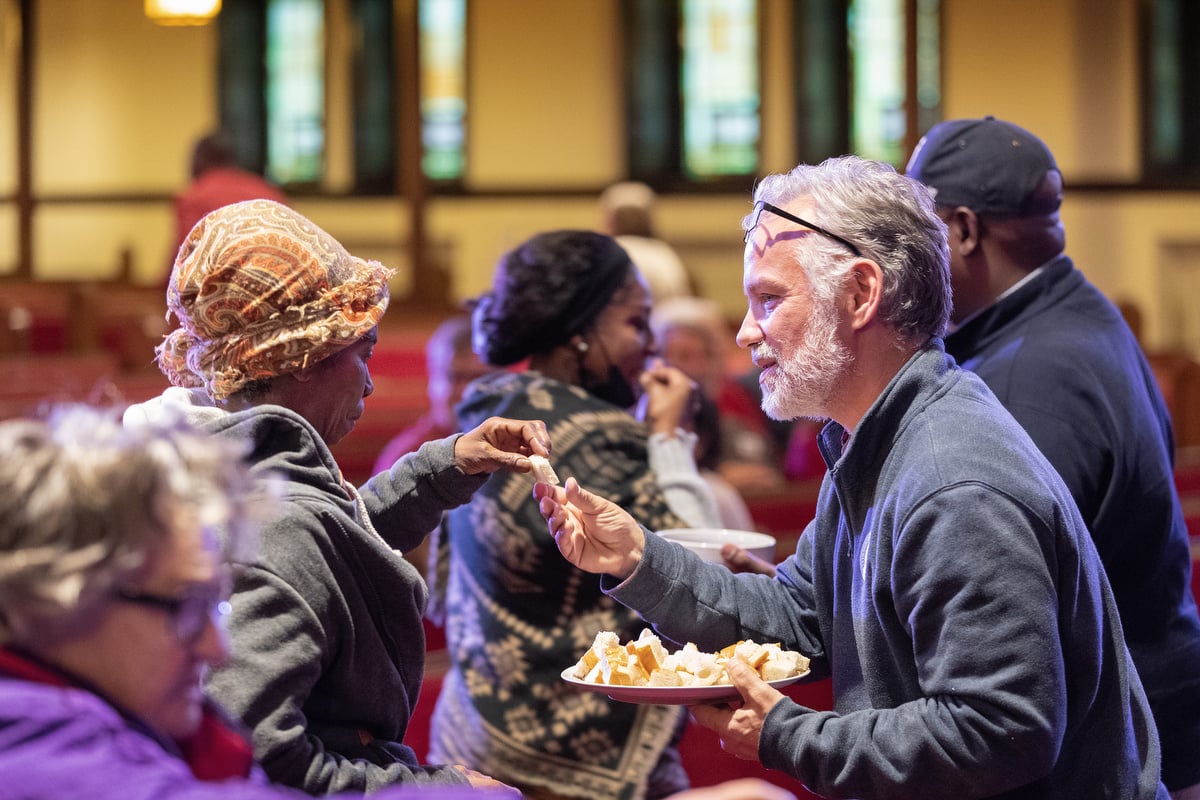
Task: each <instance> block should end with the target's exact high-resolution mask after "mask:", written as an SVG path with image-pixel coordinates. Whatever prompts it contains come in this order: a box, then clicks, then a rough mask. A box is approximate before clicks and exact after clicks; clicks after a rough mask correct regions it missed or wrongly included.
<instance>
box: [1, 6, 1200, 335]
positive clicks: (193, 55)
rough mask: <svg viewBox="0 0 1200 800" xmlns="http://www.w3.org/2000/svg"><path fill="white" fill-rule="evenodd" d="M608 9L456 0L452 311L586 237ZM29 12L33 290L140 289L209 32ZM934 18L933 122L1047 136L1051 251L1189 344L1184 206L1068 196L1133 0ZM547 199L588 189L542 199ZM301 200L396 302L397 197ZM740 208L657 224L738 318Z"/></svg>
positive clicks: (183, 158)
mask: <svg viewBox="0 0 1200 800" xmlns="http://www.w3.org/2000/svg"><path fill="white" fill-rule="evenodd" d="M618 5H619V3H618V0H503V2H493V1H492V0H484V1H483V2H479V1H478V0H476V1H475V2H472V4H471V9H472V11H471V19H470V42H469V69H470V85H469V91H470V116H469V120H468V124H469V127H470V132H469V145H468V178H467V181H466V183H467V185H468V188H469V189H471V190H475V191H479V192H484V193H485V194H486V193H493V194H491V195H490V196H482V195H476V196H472V195H470V194H468V195H466V196H456V197H449V196H447V197H434V198H432V200H431V207H430V216H429V223H428V224H429V232H430V235H431V237H432V238H433V239H434V240H435V241H436V242H438V243H439V245H440V246H442V247H444V248H445V252H446V253H447V254H448V257H449V258H450V259H451V261H450V263H451V266H452V281H453V284H452V287H453V289H452V290H453V293H454V295H455V296H456V297H457V298H463V297H467V296H470V295H473V294H476V293H478V292H479V291H481V290H482V289H483V288H485V287H486V286H487V285H488V283H489V281H490V276H491V271H492V266H493V265H494V263H495V261H496V258H497V257H498V256H499V254H500V253H501V252H502V251H503V250H504V249H505V248H507V247H510V246H512V245H514V244H516V243H517V242H519V241H521V240H522V239H524V238H525V237H527V236H529V235H530V234H532V233H534V232H537V231H539V230H543V229H546V228H552V227H565V226H577V227H594V226H595V225H597V224H598V222H599V220H598V214H597V212H596V208H595V205H594V203H593V202H592V200H591V192H592V191H594V190H598V189H599V188H600V187H601V186H603V185H604V184H605V183H607V182H609V181H611V180H614V179H617V178H620V177H622V174H623V171H624V155H623V152H622V148H623V145H622V136H621V131H622V127H623V124H624V120H623V110H622V107H621V103H620V96H619V85H620V55H619V41H618V36H617V32H616V24H617V8H618ZM36 6H37V16H38V25H37V40H36V43H37V63H36V69H37V75H38V83H37V85H36V87H35V94H34V104H35V118H34V134H35V141H34V148H35V158H34V162H33V172H34V188H35V192H36V193H37V194H38V195H39V196H41V197H43V198H45V199H46V200H49V201H53V202H46V203H43V204H41V205H39V206H38V211H37V215H36V220H35V240H34V246H35V255H36V268H37V275H38V276H39V277H46V278H73V277H108V276H111V275H113V274H115V272H116V269H117V266H118V264H119V263H120V254H121V252H122V251H123V250H128V251H129V252H131V253H132V255H133V259H134V262H133V263H134V267H135V276H136V277H137V279H139V280H141V281H145V282H153V281H155V280H157V279H158V277H159V275H160V272H161V270H162V268H163V263H164V261H165V260H166V253H165V251H166V248H167V246H168V241H169V238H170V234H171V232H170V226H171V219H170V209H169V205H168V204H167V202H166V196H167V195H168V194H169V193H170V192H171V191H173V190H175V189H177V188H178V187H179V186H180V185H182V184H183V182H184V180H185V178H186V162H187V155H188V149H189V147H190V145H191V142H192V141H193V140H194V138H195V137H196V136H197V135H198V134H200V133H201V132H203V131H204V130H206V129H207V128H209V127H210V126H211V125H212V124H213V123H214V121H215V118H216V109H215V89H214V82H215V71H216V64H215V37H214V29H213V28H212V27H206V28H163V27H157V26H155V25H153V24H151V23H150V22H148V21H147V20H145V19H144V18H143V16H142V13H141V3H140V2H135V1H134V0H123V2H119V3H118V2H103V3H100V2H95V1H94V0H37V2H36ZM14 7H15V0H0V104H2V105H0V108H3V109H4V112H3V113H0V197H11V195H12V192H13V191H14V189H15V175H16V166H15V160H14V159H13V158H12V157H10V156H7V155H6V154H12V153H14V152H15V139H14V127H13V121H12V117H13V115H12V114H11V113H10V111H9V110H10V109H12V108H14V107H15V85H14V82H13V78H12V76H13V74H14V71H15V70H14V69H13V67H14V66H15V57H16V51H15V41H16V36H15V30H14V25H13V22H12V20H13V9H14ZM346 7H347V0H333V1H332V2H331V3H330V12H329V18H330V32H329V34H330V36H331V38H332V39H333V41H335V42H338V41H342V42H344V41H347V40H348V37H349V35H350V32H349V31H348V29H347V28H346V26H345V14H346ZM943 8H944V23H945V28H944V36H943V41H944V59H943V60H944V64H943V69H944V94H943V105H944V111H945V114H946V115H947V116H948V117H957V116H977V115H981V114H987V113H991V114H996V115H997V116H1001V117H1004V118H1007V119H1010V120H1013V121H1015V122H1018V123H1020V124H1022V125H1025V126H1027V127H1029V128H1030V129H1032V130H1034V131H1035V132H1037V133H1038V134H1040V135H1041V136H1042V137H1043V138H1045V139H1046V141H1047V142H1048V143H1049V144H1050V146H1051V147H1052V148H1053V149H1054V150H1055V152H1056V154H1057V156H1058V158H1059V160H1060V162H1061V164H1062V166H1063V169H1064V173H1065V175H1066V179H1067V186H1068V200H1067V204H1066V206H1065V208H1064V218H1065V220H1066V222H1067V225H1068V247H1069V251H1070V252H1071V254H1072V255H1074V256H1075V257H1076V259H1077V261H1078V262H1079V264H1080V266H1081V267H1083V269H1084V270H1085V271H1086V272H1087V273H1088V274H1089V275H1090V276H1091V277H1092V278H1093V279H1094V280H1095V281H1096V283H1097V284H1098V285H1100V287H1101V288H1102V289H1103V290H1104V291H1106V292H1107V293H1109V295H1110V296H1113V297H1114V298H1128V299H1132V300H1135V301H1137V302H1138V303H1139V304H1140V305H1142V307H1143V309H1145V311H1146V312H1147V313H1146V325H1147V336H1148V341H1149V343H1150V344H1151V345H1152V346H1158V345H1165V344H1169V343H1171V342H1173V341H1174V340H1175V339H1177V338H1181V339H1188V340H1200V330H1196V331H1192V332H1186V331H1185V332H1184V333H1182V334H1181V333H1179V332H1177V331H1176V330H1174V327H1175V326H1178V325H1183V326H1185V327H1187V326H1196V327H1200V322H1192V321H1189V320H1187V319H1183V318H1182V317H1180V315H1179V313H1178V312H1177V311H1173V310H1172V309H1171V307H1170V303H1171V302H1176V300H1175V298H1177V297H1178V296H1180V295H1181V294H1182V292H1181V291H1180V290H1179V286H1180V283H1179V282H1180V281H1186V280H1189V278H1188V276H1190V275H1191V274H1192V266H1191V264H1192V262H1193V261H1196V260H1197V259H1195V258H1193V257H1192V255H1191V253H1192V252H1193V248H1192V244H1193V243H1196V242H1200V223H1198V221H1200V193H1178V194H1170V195H1160V194H1144V193H1138V192H1125V193H1097V192H1085V191H1082V190H1080V191H1075V192H1072V185H1073V184H1074V185H1078V184H1080V183H1083V182H1087V181H1104V182H1110V183H1112V182H1116V183H1122V182H1135V181H1136V180H1137V178H1138V173H1139V167H1138V165H1139V159H1140V155H1139V148H1140V143H1139V136H1138V124H1137V109H1138V86H1137V41H1136V36H1137V24H1136V22H1137V20H1136V8H1137V0H1102V1H1101V2H1095V0H1003V1H1002V2H994V3H984V2H978V0H943ZM763 9H764V12H763V13H764V19H765V26H764V40H763V63H764V66H765V67H766V72H767V74H768V75H769V76H770V80H768V81H766V84H765V86H764V97H763V115H764V126H765V127H764V135H763V155H764V164H765V165H766V166H767V168H768V169H771V170H780V169H786V168H788V167H789V166H791V163H792V161H793V159H794V151H793V148H792V144H791V142H792V140H793V137H794V129H793V120H792V114H791V108H790V93H791V87H790V85H789V84H788V76H789V75H790V70H789V69H787V64H788V62H789V59H790V52H789V51H790V46H791V42H790V38H789V25H788V16H789V14H790V13H791V3H790V2H788V0H764V2H763ZM1034 21H1036V24H1034ZM328 69H329V82H330V108H331V109H332V110H333V112H334V113H333V115H332V118H331V120H330V131H329V163H328V166H329V172H330V178H329V180H328V184H327V187H326V188H327V189H329V190H330V191H331V192H332V193H333V194H334V195H336V194H337V193H338V192H339V191H341V190H343V189H344V188H345V186H346V185H347V184H348V181H349V175H350V169H349V163H350V161H349V129H348V123H347V119H346V114H345V113H339V112H338V110H339V109H341V111H342V112H344V111H345V109H347V108H348V96H347V91H346V86H347V84H348V72H347V65H346V64H344V63H336V62H335V63H331V64H330V65H329V68H328ZM749 185H750V183H749V181H748V182H747V189H748V188H749ZM521 190H529V194H528V196H522V195H521V194H520V192H521ZM561 190H565V191H568V192H571V191H581V192H583V194H579V195H570V194H568V195H566V196H564V197H555V196H554V195H553V194H548V193H547V192H549V191H561ZM497 191H500V192H504V193H505V194H504V195H502V196H497V195H496V194H494V192H497ZM512 192H515V195H514V194H509V193H512ZM89 195H105V196H109V197H111V196H113V195H117V196H120V195H130V196H133V195H139V196H141V197H140V199H138V200H137V201H130V202H107V203H98V202H86V198H87V197H88V196H89ZM156 197H158V198H161V199H155V198H156ZM64 198H71V199H74V200H81V202H64V201H63V200H64ZM297 205H298V207H299V208H300V209H301V211H303V212H304V213H307V214H309V215H311V216H312V217H313V218H314V219H315V220H316V221H318V222H319V223H320V224H322V225H324V226H325V227H327V228H328V229H329V230H330V231H331V232H332V233H334V235H336V236H338V237H340V238H342V239H344V240H345V241H346V243H347V244H348V245H350V246H351V247H352V248H354V249H357V250H358V251H360V252H362V253H363V254H364V255H367V256H369V257H374V258H379V259H380V260H383V261H385V263H389V264H393V265H396V266H398V267H399V268H400V274H399V276H398V277H397V279H396V283H395V286H394V288H395V291H396V292H397V293H398V295H403V293H404V292H405V291H406V289H407V287H408V286H409V284H410V281H411V274H410V270H411V265H409V264H408V263H407V256H406V254H405V252H404V249H403V239H404V236H405V232H406V229H407V224H408V223H407V219H406V216H405V214H406V211H405V206H404V203H403V201H402V200H401V199H399V198H387V199H376V200H348V199H345V198H342V197H337V196H333V197H330V198H326V199H302V200H300V201H298V203H297ZM746 208H747V196H746V195H740V194H738V195H719V196H711V195H676V196H670V197H666V198H663V200H662V201H661V209H660V216H661V224H660V227H661V229H662V232H663V234H664V235H665V236H666V238H668V239H670V240H672V241H674V242H676V243H677V244H679V246H680V247H682V248H683V249H684V251H685V254H686V255H687V257H688V259H689V261H690V263H691V266H692V268H693V269H694V270H695V271H696V272H697V273H698V275H699V278H700V281H701V284H702V285H703V286H704V288H705V290H706V292H707V293H708V294H710V295H711V296H713V297H715V298H716V299H717V300H718V301H719V302H721V304H722V306H723V307H724V308H725V309H726V311H727V312H728V313H729V314H730V316H735V317H740V315H741V312H742V300H741V296H740V246H739V245H740V241H739V238H738V237H739V231H738V222H739V220H740V218H741V216H742V214H743V213H744V212H745V210H746ZM1196 249H1197V250H1200V247H1197V248H1196ZM15 260H16V248H15V213H14V208H13V204H12V202H11V201H8V202H0V273H5V272H11V271H13V270H14V269H15ZM1196 271H1197V274H1200V266H1198V267H1196ZM1187 285H1189V286H1190V285H1191V284H1187ZM1179 320H1182V321H1181V322H1180V321H1179Z"/></svg>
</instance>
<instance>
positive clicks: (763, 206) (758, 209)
mask: <svg viewBox="0 0 1200 800" xmlns="http://www.w3.org/2000/svg"><path fill="white" fill-rule="evenodd" d="M764 211H770V212H771V213H772V214H774V215H775V216H777V217H783V218H784V219H786V220H788V221H789V222H794V223H796V224H797V225H803V226H804V227H806V228H808V229H809V230H810V231H812V232H813V233H819V234H821V235H822V236H827V237H829V238H830V239H833V240H834V241H835V242H839V243H840V244H844V245H845V246H846V247H848V248H849V249H850V252H851V253H854V255H856V256H858V257H859V258H861V257H862V252H861V251H859V249H858V248H857V247H855V246H854V245H853V244H852V243H850V242H849V241H848V240H846V239H843V238H842V237H841V236H838V235H837V234H836V233H830V232H829V231H827V230H825V229H824V228H822V227H820V226H819V225H814V224H812V223H811V222H809V221H808V220H805V219H801V218H800V217H797V216H796V215H795V214H789V213H788V212H786V211H784V210H783V209H782V208H780V207H779V206H773V205H771V204H770V203H767V202H765V201H763V200H759V201H758V202H757V203H755V204H754V210H753V211H751V212H750V224H749V226H747V227H746V236H745V237H744V239H743V241H746V242H749V241H750V234H752V233H754V230H755V228H757V227H758V218H759V217H761V216H762V212H764Z"/></svg>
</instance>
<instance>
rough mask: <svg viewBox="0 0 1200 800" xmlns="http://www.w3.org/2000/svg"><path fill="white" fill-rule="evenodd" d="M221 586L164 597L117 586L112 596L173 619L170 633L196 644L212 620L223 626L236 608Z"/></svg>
mask: <svg viewBox="0 0 1200 800" xmlns="http://www.w3.org/2000/svg"><path fill="white" fill-rule="evenodd" d="M227 594H228V593H227V592H226V591H225V590H224V589H223V588H221V587H215V586H203V587H197V588H195V589H193V590H189V591H187V592H185V593H184V594H183V595H181V596H179V597H164V596H162V595H158V594H153V593H151V592H138V591H134V590H132V589H118V590H117V591H116V592H114V593H113V597H114V599H116V600H119V601H121V602H123V603H133V604H135V605H139V606H145V607H147V608H155V609H158V610H159V611H162V612H163V613H165V614H167V616H168V617H169V618H170V624H171V633H172V634H174V636H175V638H176V639H178V640H179V641H180V642H182V643H184V644H195V643H196V642H197V641H198V640H199V639H200V637H201V636H202V635H203V634H204V629H205V628H206V627H207V626H208V624H209V622H212V623H213V624H216V625H220V624H221V622H222V620H223V619H224V618H225V617H227V616H229V613H230V612H231V611H232V610H233V606H232V605H230V603H229V600H228V599H226V598H227Z"/></svg>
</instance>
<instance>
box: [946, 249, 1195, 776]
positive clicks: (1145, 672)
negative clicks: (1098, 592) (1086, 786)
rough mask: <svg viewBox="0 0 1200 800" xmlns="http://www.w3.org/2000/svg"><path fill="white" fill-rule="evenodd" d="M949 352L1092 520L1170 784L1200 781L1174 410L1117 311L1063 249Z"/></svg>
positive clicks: (961, 333) (1191, 612) (949, 343)
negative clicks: (1021, 430)
mask: <svg viewBox="0 0 1200 800" xmlns="http://www.w3.org/2000/svg"><path fill="white" fill-rule="evenodd" d="M946 350H947V352H949V353H950V354H951V355H952V356H954V357H955V359H957V360H958V362H959V363H960V364H961V365H962V366H963V367H965V368H967V369H969V370H971V371H972V372H974V373H975V374H977V375H979V377H981V378H983V380H984V382H985V383H987V385H988V387H989V388H991V390H992V391H993V392H994V393H995V394H996V397H997V398H999V400H1000V402H1001V403H1003V404H1004V406H1005V407H1006V408H1007V409H1008V410H1009V412H1010V413H1011V414H1012V415H1013V416H1014V417H1016V419H1017V421H1018V422H1019V423H1021V426H1022V427H1024V428H1025V430H1026V431H1028V433H1029V435H1030V438H1032V439H1033V441H1034V443H1035V444H1036V445H1037V446H1038V448H1039V449H1040V450H1041V451H1042V453H1043V454H1045V456H1046V458H1047V459H1048V460H1049V461H1050V463H1051V464H1053V465H1054V468H1055V469H1056V470H1058V473H1059V475H1061V476H1062V478H1063V481H1064V482H1065V483H1066V484H1067V488H1068V489H1069V490H1070V491H1071V495H1072V496H1073V497H1074V498H1075V502H1076V504H1077V505H1078V506H1079V510H1080V513H1081V514H1082V515H1083V519H1084V521H1085V522H1086V523H1087V526H1088V529H1089V530H1090V531H1091V534H1092V539H1093V540H1094V541H1095V543H1096V549H1097V550H1098V551H1099V553H1100V558H1101V560H1102V561H1103V562H1104V567H1105V569H1106V570H1107V572H1108V579H1109V583H1111V584H1112V588H1113V594H1114V595H1115V596H1116V599H1117V608H1118V609H1119V610H1120V613H1121V623H1122V625H1123V627H1124V628H1125V638H1126V641H1127V643H1128V645H1129V649H1130V652H1131V653H1132V655H1133V659H1134V663H1135V664H1136V665H1137V668H1138V673H1139V675H1140V676H1141V678H1142V684H1143V685H1144V687H1145V689H1146V694H1147V696H1148V697H1149V699H1150V706H1151V709H1152V710H1153V712H1154V718H1155V721H1156V722H1157V725H1158V730H1159V737H1160V738H1161V740H1162V748H1163V782H1164V783H1166V785H1167V787H1168V788H1169V789H1180V788H1183V787H1185V786H1190V785H1192V784H1194V783H1197V782H1200V618H1198V617H1197V614H1196V604H1195V600H1194V598H1193V596H1192V592H1191V563H1192V562H1191V555H1190V553H1189V550H1188V531H1187V526H1186V525H1185V523H1184V518H1183V512H1182V510H1181V508H1180V504H1179V496H1178V494H1177V492H1176V490H1175V484H1174V470H1173V460H1174V445H1173V439H1172V435H1171V420H1170V416H1169V415H1168V413H1167V408H1166V404H1165V403H1164V402H1163V399H1162V395H1161V393H1160V392H1159V390H1158V385H1157V384H1156V382H1155V380H1154V375H1153V373H1152V372H1151V370H1150V366H1149V364H1148V363H1147V362H1146V358H1145V356H1144V355H1143V353H1142V350H1141V348H1140V347H1139V346H1138V343H1137V341H1136V339H1135V338H1134V336H1133V333H1132V332H1131V331H1130V330H1129V327H1128V326H1127V325H1126V324H1125V321H1124V319H1123V318H1122V317H1121V314H1120V312H1119V311H1118V310H1117V309H1116V307H1115V306H1113V304H1112V303H1110V302H1109V301H1108V299H1107V298H1105V297H1104V295H1103V294H1101V293H1100V291H1099V290H1098V289H1096V287H1095V286H1093V285H1092V284H1090V283H1089V282H1088V281H1087V279H1086V278H1084V276H1083V274H1082V273H1081V272H1079V270H1077V269H1075V268H1074V266H1073V265H1072V263H1071V260H1070V259H1069V258H1067V257H1066V256H1059V257H1058V258H1056V259H1054V260H1053V261H1051V262H1050V263H1049V264H1047V265H1046V266H1045V268H1044V269H1043V271H1042V273H1040V274H1038V275H1037V276H1035V277H1034V278H1033V279H1032V280H1031V281H1029V282H1028V283H1027V284H1025V285H1023V286H1021V287H1020V288H1019V289H1018V290H1017V291H1016V292H1014V293H1013V294H1011V295H1009V296H1008V297H1005V298H1004V299H1002V300H1001V301H1000V302H998V303H996V304H995V305H993V306H991V307H990V308H988V309H986V310H985V311H983V312H982V313H980V314H979V315H978V316H976V317H973V318H972V319H970V320H969V321H968V322H967V323H966V324H965V325H963V327H962V328H961V329H960V330H958V331H956V332H955V333H954V334H952V335H951V336H949V337H948V338H947V339H946Z"/></svg>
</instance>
